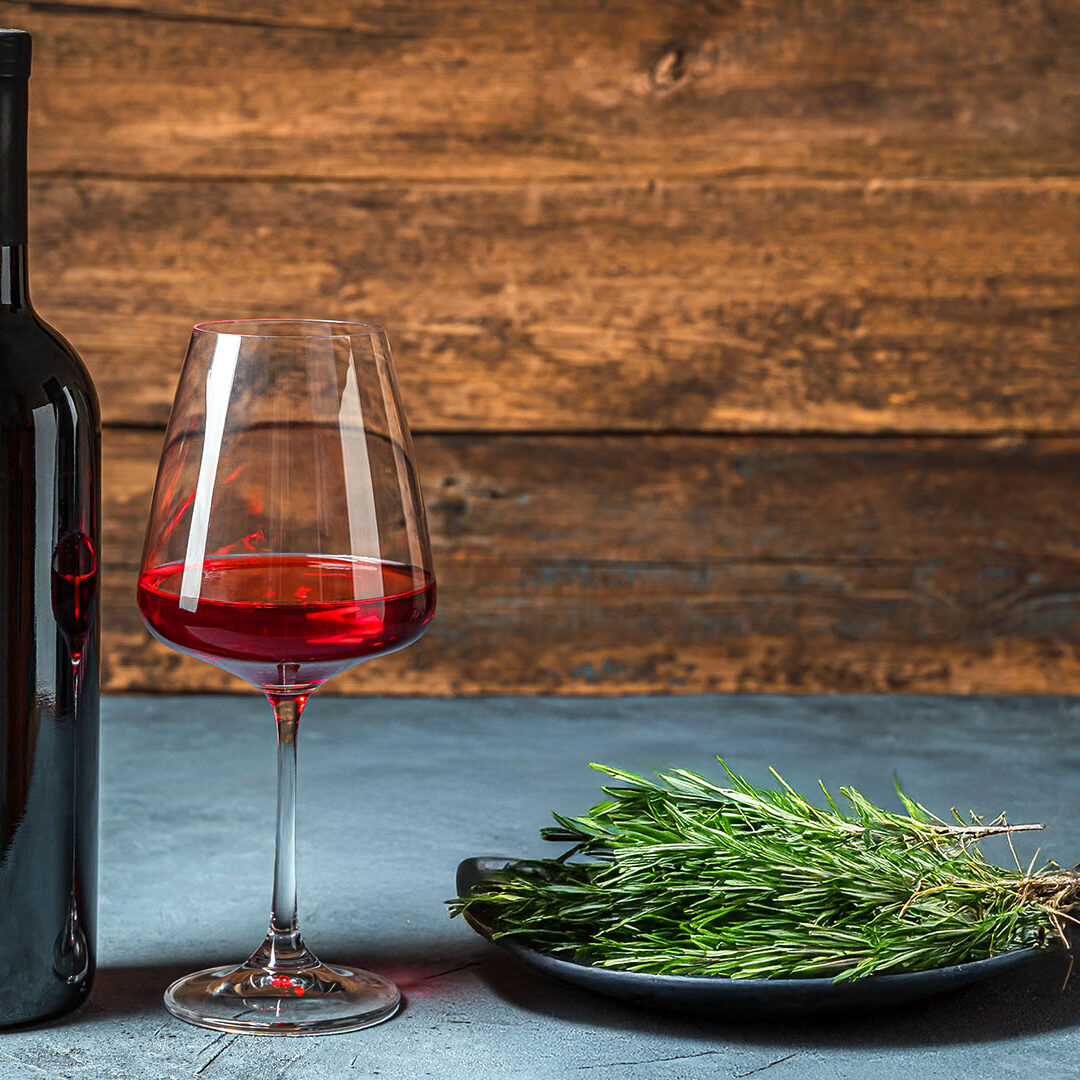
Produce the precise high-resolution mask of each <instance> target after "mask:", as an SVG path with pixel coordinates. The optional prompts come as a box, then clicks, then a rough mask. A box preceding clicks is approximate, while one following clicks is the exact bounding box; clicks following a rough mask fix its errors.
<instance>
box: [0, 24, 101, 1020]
mask: <svg viewBox="0 0 1080 1080" xmlns="http://www.w3.org/2000/svg"><path fill="white" fill-rule="evenodd" d="M29 77H30V35H29V34H27V33H25V32H24V31H20V30H0V1025H5V1026H6V1025H11V1024H23V1023H29V1022H32V1021H40V1020H43V1019H46V1018H48V1017H52V1016H58V1015H61V1014H62V1013H66V1012H69V1011H70V1010H71V1009H74V1008H75V1007H76V1006H78V1005H79V1004H80V1003H81V1002H82V1001H83V1000H84V999H85V998H86V995H87V993H89V990H90V983H91V980H92V979H93V973H94V954H95V922H96V904H97V786H98V630H97V622H98V620H97V586H98V578H99V568H98V558H99V554H100V547H99V539H100V538H99V522H100V515H99V510H98V507H99V505H100V494H99V471H100V470H99V466H100V460H101V430H100V421H99V415H98V402H97V395H96V394H95V392H94V386H93V383H92V382H91V381H90V376H89V375H88V374H87V371H86V368H85V367H83V364H82V361H81V360H80V359H79V357H78V355H77V354H76V352H75V350H74V349H72V347H71V346H70V345H69V344H68V343H67V342H66V341H65V340H64V339H63V338H62V337H61V336H60V335H59V334H58V333H57V332H56V331H55V330H53V329H52V328H51V327H50V326H48V325H47V324H46V323H45V322H44V321H43V320H42V318H41V317H40V316H39V315H38V314H37V313H36V312H35V311H34V309H33V307H32V306H31V304H30V295H29V291H28V286H27V243H26V240H27V231H26V206H27V184H26V130H27V99H28V89H29Z"/></svg>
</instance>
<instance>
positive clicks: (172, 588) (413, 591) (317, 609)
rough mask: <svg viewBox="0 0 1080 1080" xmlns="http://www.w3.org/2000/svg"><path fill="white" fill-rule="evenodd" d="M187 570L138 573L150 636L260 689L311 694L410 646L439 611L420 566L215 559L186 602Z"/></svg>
mask: <svg viewBox="0 0 1080 1080" xmlns="http://www.w3.org/2000/svg"><path fill="white" fill-rule="evenodd" d="M183 579H184V564H183V563H168V564H166V565H164V566H158V567H154V568H153V569H151V570H148V571H146V572H144V573H143V575H142V577H141V579H140V581H139V610H140V611H141V612H142V617H143V620H144V621H145V622H146V625H147V626H148V627H149V629H150V632H151V633H152V634H153V635H154V636H155V637H156V638H158V639H159V640H160V641H163V642H165V643H166V644H167V645H170V646H171V647H172V648H174V649H178V650H179V651H180V652H185V653H188V654H189V655H191V656H197V657H199V658H200V659H202V660H208V661H210V662H211V663H213V664H217V665H218V666H219V667H223V668H225V670H226V671H231V672H232V673H233V674H234V675H239V676H240V678H242V679H246V680H247V681H248V682H249V683H252V684H253V685H255V686H257V687H259V688H260V689H262V690H266V691H271V692H272V691H275V690H283V689H290V688H291V689H293V690H294V691H296V692H299V691H306V690H311V689H314V688H315V687H317V686H320V685H322V683H324V682H326V680H327V679H329V678H331V677H333V676H334V675H336V674H338V672H341V671H344V670H345V669H346V668H350V667H352V666H353V665H354V664H357V663H359V662H360V661H361V660H366V659H368V658H369V657H372V656H377V655H380V654H382V653H388V652H393V650H395V649H400V648H403V647H404V646H406V645H408V644H409V643H410V642H412V641H415V640H416V639H417V638H418V637H419V636H420V635H421V633H423V630H424V627H425V626H426V625H427V623H428V621H429V620H430V619H431V616H432V614H433V613H434V611H435V583H434V581H433V580H432V578H431V576H430V575H429V574H427V573H425V572H424V571H423V570H419V569H417V568H416V567H412V566H405V565H403V564H401V563H391V562H383V561H381V560H378V559H359V558H351V557H348V556H334V555H275V554H254V555H247V554H245V555H219V556H215V557H213V558H209V559H207V560H206V561H205V562H204V563H203V566H202V573H201V574H199V575H197V583H198V596H197V598H196V597H194V596H193V597H191V598H189V599H187V600H185V601H183V602H182V599H181V595H182V593H183V592H184V588H183Z"/></svg>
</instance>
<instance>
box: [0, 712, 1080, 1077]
mask: <svg viewBox="0 0 1080 1080" xmlns="http://www.w3.org/2000/svg"><path fill="white" fill-rule="evenodd" d="M1078 730H1080V701H1077V700H1072V699H1065V698H1051V697H1042V698H1015V697H1013V698H946V697H880V696H853V697H834V698H824V697H778V696H768V697H766V696H732V697H721V696H711V697H663V698H659V697H634V698H606V699H598V698H590V699H580V698H520V697H502V698H482V699H402V698H396V699H382V698H368V699H342V698H334V697H330V696H325V697H316V698H315V699H314V700H313V702H312V704H311V706H310V707H309V710H308V712H307V714H306V716H305V718H304V727H303V732H302V735H301V742H300V800H299V805H300V820H299V827H298V838H299V839H298V842H299V873H300V909H301V922H302V926H303V928H304V931H305V936H306V938H307V940H308V943H309V945H311V946H312V948H313V949H314V950H315V951H316V952H317V953H318V954H319V955H321V956H322V957H323V958H324V959H326V960H328V961H330V962H333V961H335V960H347V961H354V962H360V963H362V964H364V965H365V966H368V967H370V968H372V969H373V970H375V971H379V972H382V973H385V974H387V975H389V976H390V977H392V978H394V979H395V980H396V981H397V982H398V984H399V985H400V986H401V988H402V990H403V992H404V995H405V998H406V1004H405V1008H404V1009H403V1011H402V1012H401V1013H400V1014H399V1015H398V1016H397V1017H396V1018H394V1019H393V1020H391V1021H389V1022H388V1023H386V1024H383V1025H381V1026H379V1027H376V1028H371V1029H369V1030H367V1031H361V1032H356V1033H352V1034H348V1035H341V1036H333V1037H324V1038H307V1039H268V1038H254V1037H244V1036H232V1035H217V1034H215V1033H214V1032H211V1031H205V1030H202V1029H198V1028H193V1027H189V1026H187V1025H185V1024H182V1023H180V1022H179V1021H176V1020H174V1019H173V1018H172V1017H170V1016H169V1015H168V1013H166V1011H165V1009H164V1007H163V1006H162V1004H161V992H162V990H163V989H164V987H165V986H166V985H167V984H168V982H169V981H170V980H171V979H173V978H174V977H176V976H177V975H179V974H182V973H184V972H186V971H189V970H193V969H194V968H197V967H204V966H208V965H210V964H213V963H217V962H224V961H232V960H240V959H242V958H243V957H244V956H246V955H247V953H248V952H250V951H251V949H253V948H254V947H255V945H256V944H257V943H258V941H259V940H260V938H261V935H262V933H263V932H264V930H265V925H266V923H265V919H266V916H267V909H268V901H269V887H270V873H271V865H272V858H273V850H272V844H273V806H274V784H273V779H274V733H273V727H272V724H271V721H270V717H269V712H268V710H267V709H266V706H265V704H264V703H263V702H262V701H261V700H259V699H257V698H255V697H153V698H152V697H139V698H134V697H127V698H111V699H106V701H105V702H104V703H103V764H102V792H103V800H102V867H101V892H102V896H101V911H100V924H101V930H102V937H101V943H100V968H99V973H98V979H97V983H96V986H95V989H94V992H93V994H92V996H91V999H90V1001H89V1003H88V1004H87V1005H86V1006H85V1007H84V1008H83V1009H82V1010H81V1011H80V1012H79V1013H78V1014H76V1015H75V1016H74V1017H71V1018H69V1019H67V1020H65V1021H64V1022H61V1023H59V1024H55V1025H52V1026H48V1027H41V1028H37V1029H32V1030H23V1031H16V1032H8V1033H6V1034H4V1036H3V1038H2V1039H0V1075H2V1076H3V1077H4V1078H5V1080H42V1078H43V1077H51V1078H55V1080H61V1078H65V1080H84V1078H93V1080H97V1078H102V1080H105V1078H109V1080H111V1078H114V1077H115V1078H121V1077H122V1078H124V1080H142V1078H147V1080H150V1078H152V1080H171V1078H175V1080H181V1078H184V1080H186V1078H189V1077H196V1078H200V1080H230V1078H240V1077H243V1078H244V1080H298V1078H309V1077H310V1078H312V1080H322V1078H330V1077H333V1078H346V1080H347V1078H349V1077H353V1076H356V1077H363V1076H378V1077H381V1078H385V1080H398V1078H400V1080H415V1078H418V1077H425V1076H431V1077H439V1078H456V1077H462V1078H464V1077H469V1078H474V1077H475V1078H484V1077H507V1076H510V1077H515V1076H518V1077H533V1076H535V1077H575V1078H579V1080H584V1078H589V1077H596V1078H598V1080H599V1078H603V1077H615V1076H619V1077H624V1076H649V1077H652V1076H655V1077H658V1078H677V1077H686V1078H695V1077H699V1076H700V1077H704V1076H710V1077H733V1078H737V1077H748V1076H757V1075H759V1074H761V1075H764V1074H765V1073H768V1080H783V1078H799V1080H818V1078H821V1080H826V1078H828V1080H834V1078H837V1077H848V1078H855V1077H873V1078H874V1080H882V1078H885V1077H893V1076H896V1077H901V1076H903V1077H907V1076H918V1077H920V1078H925V1080H929V1078H934V1077H943V1078H958V1080H959V1078H967V1077H972V1078H974V1077H978V1078H980V1080H981V1078H985V1077H994V1078H997V1080H1003V1078H1007V1077H1021V1076H1023V1077H1027V1076H1032V1075H1058V1076H1074V1075H1078V1074H1080V1066H1078V1065H1077V1061H1080V986H1077V984H1076V983H1075V982H1074V984H1073V986H1072V987H1071V988H1070V989H1068V990H1066V991H1065V992H1064V993H1063V992H1061V989H1060V975H1061V973H1062V970H1063V969H1061V970H1058V969H1057V968H1055V969H1054V970H1050V968H1047V970H1045V971H1043V972H1040V973H1038V974H1037V975H1026V976H1022V977H1013V978H1010V979H1008V980H1006V981H1002V982H1000V983H998V984H995V985H992V986H984V987H980V988H973V989H970V990H967V991H964V992H962V993H960V994H956V995H953V996H951V997H948V998H942V999H938V1000H937V1001H934V1002H929V1003H925V1004H921V1005H918V1006H913V1007H909V1008H906V1009H903V1010H900V1011H894V1012H889V1013H884V1014H880V1013H879V1014H872V1015H866V1016H860V1017H839V1018H835V1019H830V1020H816V1021H813V1022H809V1021H808V1022H800V1023H790V1022H789V1023H765V1024H760V1023H758V1024H749V1023H725V1021H724V1018H723V1017H722V1016H718V1017H715V1018H707V1019H696V1020H695V1019H690V1018H686V1017H680V1016H673V1015H664V1014H658V1013H651V1012H646V1011H641V1010H635V1009H631V1008H627V1007H622V1006H619V1005H616V1004H615V1003H610V1002H607V1001H604V1000H602V999H598V998H593V997H590V996H588V995H586V994H583V993H581V992H578V991H575V990H573V989H571V988H569V987H564V986H562V985H560V984H557V983H554V982H549V981H547V980H545V979H544V978H542V977H540V976H538V975H535V974H532V973H530V972H528V971H526V970H524V969H522V968H521V967H519V966H518V965H516V963H515V962H514V961H513V960H512V959H511V958H509V957H507V956H506V955H505V954H504V953H502V952H501V951H500V950H498V949H496V948H495V947H493V946H491V945H489V944H487V943H486V942H483V941H481V940H480V939H478V938H477V937H476V936H475V935H473V933H472V932H471V931H470V930H469V929H468V928H467V927H466V926H465V925H464V924H463V923H462V922H461V920H453V921H451V920H449V919H448V918H447V914H446V908H445V906H444V904H443V901H444V900H445V899H447V898H448V897H450V896H451V895H452V894H453V881H454V870H455V867H456V865H457V863H458V861H459V860H460V859H462V858H464V857H466V856H469V855H481V854H511V855H517V854H521V855H525V856H536V855H542V854H550V853H551V852H550V851H548V850H547V849H548V847H549V845H545V844H544V842H543V841H541V840H540V839H539V836H538V829H539V827H540V826H542V825H543V824H545V823H546V821H547V819H548V814H549V812H550V811H551V810H552V809H560V810H569V811H576V810H583V809H585V808H586V807H587V806H589V805H590V804H591V803H592V802H594V801H596V797H597V793H598V782H599V779H600V778H599V776H598V775H597V774H595V773H593V772H591V771H590V770H589V769H588V768H587V762H589V761H608V762H611V763H614V764H619V765H622V766H625V767H628V768H631V769H635V770H647V769H651V768H663V767H665V766H670V765H676V766H685V767H689V768H694V769H699V770H708V769H710V768H714V767H715V766H714V764H713V763H712V758H713V756H714V755H716V754H721V755H723V756H724V757H725V758H726V759H727V760H728V761H729V763H730V764H731V765H732V767H733V768H735V769H736V771H740V772H742V773H744V774H745V775H747V776H748V777H749V778H750V779H752V780H758V781H764V780H766V779H767V773H766V766H767V765H769V764H774V765H776V766H777V767H778V768H779V769H780V770H781V771H782V772H783V773H784V775H785V777H786V779H788V780H789V781H790V782H791V783H793V784H794V785H795V786H796V787H802V788H804V789H807V790H809V789H810V788H811V786H812V785H813V784H814V783H815V781H816V779H817V778H818V777H821V778H822V779H824V780H825V782H826V783H827V784H829V785H830V786H836V785H838V784H841V783H850V784H854V785H855V786H857V787H859V788H860V789H862V790H863V791H864V792H865V793H866V794H867V795H869V796H870V797H871V798H875V799H877V800H880V801H885V802H886V803H891V801H892V800H893V799H894V796H893V794H892V784H893V772H894V770H895V772H896V774H897V775H898V776H899V778H900V780H901V781H902V783H903V784H904V786H905V787H906V788H907V789H908V790H909V792H910V793H911V794H912V795H914V796H915V797H917V798H919V799H920V800H922V801H923V802H925V803H926V804H927V805H928V806H929V807H930V808H931V809H933V810H935V811H937V812H939V813H946V812H948V810H949V808H950V807H951V806H953V805H956V806H958V807H960V808H962V809H966V808H968V807H975V808H978V809H979V810H980V811H982V812H986V813H988V814H991V815H993V814H996V813H997V812H998V811H999V810H1001V809H1006V810H1007V811H1008V812H1009V815H1010V818H1011V819H1012V820H1014V821H1020V820H1021V819H1022V820H1025V821H1042V822H1045V823H1046V829H1045V831H1044V832H1043V833H1041V834H1039V836H1038V843H1039V844H1041V845H1042V848H1043V851H1044V852H1046V853H1047V854H1049V855H1053V856H1055V857H1056V858H1057V859H1058V861H1060V862H1061V863H1063V864H1071V863H1072V862H1075V861H1076V860H1077V859H1078V858H1080V841H1078V837H1077V821H1078V818H1080V783H1078V777H1080V739H1078V738H1077V731H1078ZM1023 839H1024V841H1025V842H1024V843H1023V844H1020V845H1018V849H1019V852H1020V855H1021V857H1022V858H1024V857H1030V856H1031V854H1032V853H1033V852H1034V850H1035V844H1036V842H1035V841H1033V840H1032V839H1031V838H1030V837H1028V836H1025V837H1023ZM993 853H994V854H995V855H996V854H998V852H997V851H994V852H993ZM1051 966H1052V965H1051Z"/></svg>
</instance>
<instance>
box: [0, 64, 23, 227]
mask: <svg viewBox="0 0 1080 1080" xmlns="http://www.w3.org/2000/svg"><path fill="white" fill-rule="evenodd" d="M29 89H30V86H29V81H28V80H27V79H23V78H0V246H3V247H19V246H22V245H25V244H26V110H27V104H28V100H29Z"/></svg>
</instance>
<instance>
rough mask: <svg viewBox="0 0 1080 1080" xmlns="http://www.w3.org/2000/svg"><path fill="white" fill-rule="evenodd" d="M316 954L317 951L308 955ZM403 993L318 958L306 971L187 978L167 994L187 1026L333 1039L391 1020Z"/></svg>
mask: <svg viewBox="0 0 1080 1080" xmlns="http://www.w3.org/2000/svg"><path fill="white" fill-rule="evenodd" d="M308 955H309V956H310V953H309V954H308ZM400 1004H401V995H400V994H399V993H398V988H397V987H396V986H395V985H394V984H393V983H392V982H390V980H389V979H384V978H383V977H382V976H381V975H374V974H372V973H371V972H370V971H360V970H358V969H354V968H345V967H336V966H335V967H331V966H330V965H329V964H322V963H320V962H319V961H318V960H316V959H315V957H314V956H311V959H310V963H307V964H304V965H303V966H300V967H295V968H294V967H291V966H290V967H289V968H288V969H287V970H285V969H283V968H279V967H266V966H263V965H262V964H258V963H254V962H253V961H252V960H249V961H247V962H246V963H244V964H240V965H239V966H236V967H220V968H207V969H206V970H205V971H196V972H194V973H193V974H191V975H185V976H184V977H183V978H182V979H177V980H176V982H174V983H173V984H172V986H170V987H169V989H168V990H166V991H165V1007H166V1008H167V1009H168V1010H169V1012H171V1013H172V1014H173V1016H176V1017H179V1019H181V1020H186V1021H187V1022H188V1023H189V1024H198V1025H199V1027H207V1028H214V1029H215V1030H217V1031H234V1032H239V1033H241V1034H244V1035H330V1034H333V1033H334V1032H339V1031H356V1030H358V1029H359V1028H366V1027H371V1026H372V1025H373V1024H380V1023H382V1021H384V1020H389V1019H390V1017H391V1016H393V1015H394V1013H396V1012H397V1010H398V1007H399V1005H400Z"/></svg>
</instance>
